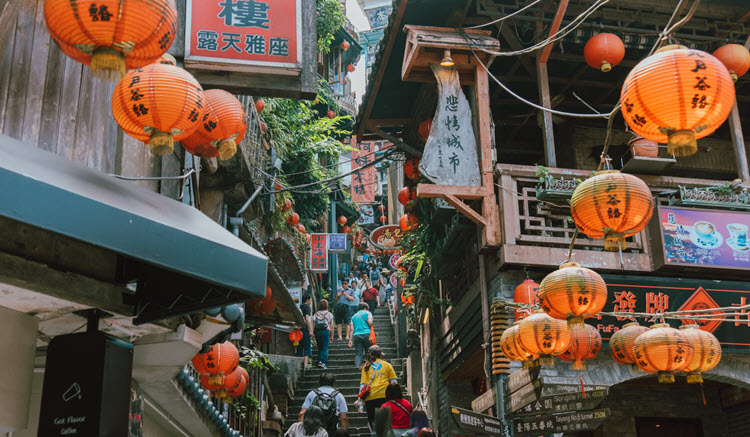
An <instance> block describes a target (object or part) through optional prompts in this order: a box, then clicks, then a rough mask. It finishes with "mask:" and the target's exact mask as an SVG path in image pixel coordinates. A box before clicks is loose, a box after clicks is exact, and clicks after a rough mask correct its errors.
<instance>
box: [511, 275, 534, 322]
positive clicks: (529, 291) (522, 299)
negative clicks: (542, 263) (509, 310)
mask: <svg viewBox="0 0 750 437" xmlns="http://www.w3.org/2000/svg"><path fill="white" fill-rule="evenodd" d="M513 302H515V303H523V304H526V305H535V304H538V303H539V284H537V283H536V282H534V280H533V279H527V280H525V281H523V282H522V283H521V284H520V285H519V286H518V287H516V290H515V291H514V292H513ZM513 312H514V314H515V316H516V321H520V320H523V318H524V317H526V316H527V315H528V313H526V312H523V311H518V309H515V310H513Z"/></svg>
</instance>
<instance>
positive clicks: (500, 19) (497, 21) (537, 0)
mask: <svg viewBox="0 0 750 437" xmlns="http://www.w3.org/2000/svg"><path fill="white" fill-rule="evenodd" d="M541 2H542V0H535V1H533V2H531V3H529V4H528V5H526V6H524V7H522V8H521V9H519V10H517V11H515V12H512V13H510V14H508V15H505V16H504V17H500V18H498V19H497V20H493V21H490V22H489V23H484V24H477V25H476V26H469V27H464V28H463V29H479V28H482V27H486V26H491V25H493V24H495V23H499V22H501V21H503V20H507V19H508V18H510V17H512V16H514V15H516V14H519V13H521V12H523V11H525V10H526V9H528V8H530V7H532V6H534V5H535V4H537V3H541Z"/></svg>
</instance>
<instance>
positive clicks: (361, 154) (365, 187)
mask: <svg viewBox="0 0 750 437" xmlns="http://www.w3.org/2000/svg"><path fill="white" fill-rule="evenodd" d="M353 142H354V145H353V147H354V150H352V161H351V162H352V171H354V170H356V171H354V173H352V202H354V203H373V202H375V185H376V184H377V183H378V180H377V176H376V175H375V166H374V165H372V161H373V159H375V145H374V144H373V143H357V141H356V138H355V139H354V140H353ZM365 166H367V167H365ZM363 167H364V168H363Z"/></svg>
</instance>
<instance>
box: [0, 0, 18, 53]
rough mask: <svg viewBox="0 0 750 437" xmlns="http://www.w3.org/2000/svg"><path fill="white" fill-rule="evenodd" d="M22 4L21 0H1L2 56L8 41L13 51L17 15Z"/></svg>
mask: <svg viewBox="0 0 750 437" xmlns="http://www.w3.org/2000/svg"><path fill="white" fill-rule="evenodd" d="M20 5H21V2H20V1H17V0H0V58H3V57H4V56H5V52H6V48H7V47H8V43H11V45H10V47H11V51H12V47H13V45H12V41H13V34H14V33H15V31H16V27H15V23H16V16H17V14H18V7H19V6H20Z"/></svg>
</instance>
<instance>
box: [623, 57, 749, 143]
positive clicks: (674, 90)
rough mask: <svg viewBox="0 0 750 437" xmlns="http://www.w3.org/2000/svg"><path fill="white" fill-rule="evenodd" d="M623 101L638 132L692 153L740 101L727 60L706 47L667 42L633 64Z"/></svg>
mask: <svg viewBox="0 0 750 437" xmlns="http://www.w3.org/2000/svg"><path fill="white" fill-rule="evenodd" d="M620 101H621V102H622V111H621V112H622V115H623V117H624V118H625V122H626V123H627V124H628V126H629V127H630V129H631V130H632V131H633V132H635V133H636V134H638V135H640V136H642V137H644V138H648V139H650V140H654V141H656V142H658V143H667V150H668V151H669V153H670V154H671V153H674V154H675V155H676V156H690V155H692V154H694V153H695V152H696V151H697V150H698V144H697V142H696V139H699V138H703V137H705V136H708V135H710V134H711V133H713V131H715V130H716V129H717V128H718V127H719V126H721V124H722V123H724V120H726V118H727V116H728V115H729V112H730V111H731V110H732V106H734V102H735V99H734V86H733V83H732V78H731V76H730V75H729V71H728V70H727V67H725V66H724V64H722V63H721V61H719V60H718V59H716V58H715V57H713V56H711V55H710V54H708V53H706V52H703V51H701V50H693V49H688V48H685V47H683V46H667V47H664V48H662V49H660V50H658V51H657V52H656V53H655V54H654V55H651V56H649V57H648V58H646V59H644V60H643V61H641V62H639V63H638V65H636V66H635V67H634V68H633V70H632V71H631V72H630V74H628V77H627V78H626V79H625V83H624V84H623V86H622V93H621V95H620Z"/></svg>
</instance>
